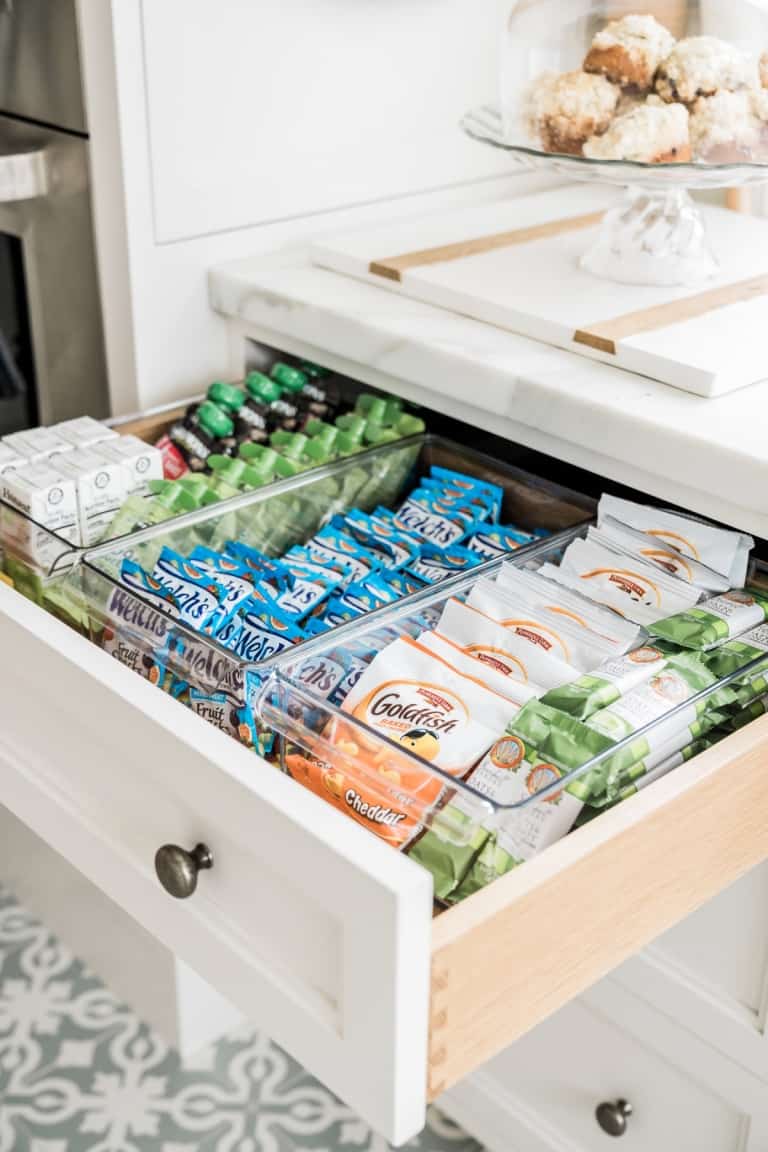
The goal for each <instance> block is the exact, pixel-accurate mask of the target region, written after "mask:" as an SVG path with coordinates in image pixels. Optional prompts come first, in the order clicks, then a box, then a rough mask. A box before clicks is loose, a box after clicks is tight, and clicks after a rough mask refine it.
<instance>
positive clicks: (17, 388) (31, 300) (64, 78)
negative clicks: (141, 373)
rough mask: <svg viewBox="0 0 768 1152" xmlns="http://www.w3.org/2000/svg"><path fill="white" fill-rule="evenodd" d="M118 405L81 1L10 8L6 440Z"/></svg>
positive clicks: (3, 142) (0, 38) (3, 252)
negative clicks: (85, 90)
mask: <svg viewBox="0 0 768 1152" xmlns="http://www.w3.org/2000/svg"><path fill="white" fill-rule="evenodd" d="M108 408H109V402H108V390H107V374H106V360H105V354H104V337H103V330H102V322H101V306H100V300H99V287H98V275H97V269H96V252H95V244H94V236H93V225H92V219H91V196H90V177H89V165H88V131H87V123H86V117H85V110H84V104H83V94H82V84H81V77H80V59H79V51H78V39H77V19H76V12H75V0H0V435H4V434H5V433H7V432H10V431H15V430H16V429H19V428H25V427H29V426H33V425H35V424H38V423H40V424H50V423H54V422H56V421H59V420H66V419H67V418H68V417H71V416H77V415H80V414H81V413H83V412H88V413H89V414H90V415H92V416H105V415H107V414H108Z"/></svg>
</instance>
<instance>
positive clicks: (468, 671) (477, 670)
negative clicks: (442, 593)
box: [417, 631, 543, 708]
mask: <svg viewBox="0 0 768 1152" xmlns="http://www.w3.org/2000/svg"><path fill="white" fill-rule="evenodd" d="M417 641H418V643H419V644H420V645H421V646H422V648H426V649H427V650H428V651H429V652H433V653H434V654H435V656H439V657H440V659H441V660H445V662H446V663H447V664H452V665H453V667H454V668H455V669H456V670H457V671H458V672H461V673H462V674H463V675H464V676H472V677H473V678H474V679H476V680H481V681H482V682H483V684H485V686H486V687H487V688H491V689H492V690H493V691H494V692H497V693H498V694H499V696H505V697H506V698H507V700H511V701H512V702H513V703H514V704H517V706H518V708H522V707H523V706H524V705H525V704H527V703H528V701H529V700H535V699H536V698H537V697H538V696H541V695H542V694H543V690H542V689H541V688H539V687H538V686H536V685H533V684H521V683H520V681H519V680H514V679H513V678H512V677H511V676H506V675H505V674H504V673H503V672H499V671H498V669H497V668H494V667H493V665H492V664H488V663H486V662H485V661H484V660H476V659H475V657H474V656H468V655H467V653H466V652H465V651H464V649H463V648H459V646H458V644H454V643H452V641H450V640H446V638H445V636H442V635H441V634H440V633H439V632H434V631H428V632H422V633H421V634H420V635H419V636H418V637H417Z"/></svg>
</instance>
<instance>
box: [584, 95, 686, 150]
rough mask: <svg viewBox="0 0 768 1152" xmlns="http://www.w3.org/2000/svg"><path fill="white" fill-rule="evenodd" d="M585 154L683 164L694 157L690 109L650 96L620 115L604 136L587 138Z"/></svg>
mask: <svg viewBox="0 0 768 1152" xmlns="http://www.w3.org/2000/svg"><path fill="white" fill-rule="evenodd" d="M584 155H585V156H586V157H588V158H589V159H590V160H634V161H637V162H638V163H641V164H683V163H685V162H686V161H688V160H690V159H691V144H690V138H689V135H688V109H687V108H685V107H684V106H683V105H682V104H665V103H663V101H661V100H658V99H654V98H653V97H650V98H649V99H648V100H647V101H646V103H645V104H641V105H640V106H639V107H638V108H634V109H632V111H631V112H627V113H626V115H624V116H618V117H617V118H616V119H615V120H614V121H613V123H612V124H611V126H610V127H609V128H608V130H607V131H606V132H604V133H603V134H602V135H600V136H593V137H591V139H589V140H587V142H586V144H585V145H584Z"/></svg>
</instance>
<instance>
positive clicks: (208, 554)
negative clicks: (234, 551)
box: [189, 545, 256, 615]
mask: <svg viewBox="0 0 768 1152" xmlns="http://www.w3.org/2000/svg"><path fill="white" fill-rule="evenodd" d="M189 560H190V561H191V562H192V563H193V564H196V565H198V566H199V567H200V568H201V569H202V570H203V571H204V572H209V573H210V574H211V575H212V576H213V578H214V580H216V582H217V583H218V584H220V585H221V587H222V588H223V589H224V590H225V592H226V594H227V595H226V600H225V604H224V607H225V608H226V609H233V610H234V609H236V608H237V607H238V605H239V604H241V603H242V602H243V601H244V600H247V599H248V597H249V596H250V595H251V594H252V592H253V587H254V583H255V577H256V573H255V572H254V571H253V570H252V569H250V568H248V567H247V566H246V565H245V564H241V563H240V562H239V561H238V560H234V559H232V557H230V556H222V555H221V553H220V552H214V551H213V550H212V549H211V548H204V547H203V546H202V545H198V547H197V548H194V549H193V550H192V552H190V554H189ZM227 614H228V613H226V612H225V615H227ZM229 614H231V613H229Z"/></svg>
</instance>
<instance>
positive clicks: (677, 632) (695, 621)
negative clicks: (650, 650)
mask: <svg viewBox="0 0 768 1152" xmlns="http://www.w3.org/2000/svg"><path fill="white" fill-rule="evenodd" d="M766 618H768V598H766V597H765V596H764V595H763V594H761V593H760V592H758V591H757V589H750V588H744V589H736V590H734V591H732V592H725V593H724V594H723V595H721V596H713V597H712V599H711V600H705V601H704V603H703V604H702V605H701V607H699V608H689V609H688V611H687V612H680V613H678V614H677V615H676V616H668V617H667V619H666V620H657V621H656V623H655V624H651V625H650V627H649V629H648V631H649V632H650V634H651V635H652V636H658V637H659V638H661V639H664V640H671V641H672V642H673V643H674V644H679V645H681V647H683V648H694V649H698V650H699V651H701V650H704V649H707V648H715V647H717V646H718V645H719V644H723V643H724V642H725V641H726V640H731V639H732V638H733V637H734V636H740V635H741V634H742V633H743V632H747V631H749V629H751V628H756V627H757V625H759V624H763V623H765V620H766Z"/></svg>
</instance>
